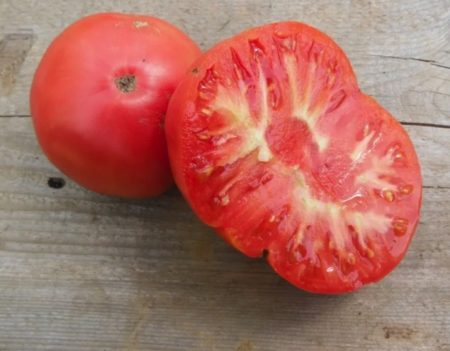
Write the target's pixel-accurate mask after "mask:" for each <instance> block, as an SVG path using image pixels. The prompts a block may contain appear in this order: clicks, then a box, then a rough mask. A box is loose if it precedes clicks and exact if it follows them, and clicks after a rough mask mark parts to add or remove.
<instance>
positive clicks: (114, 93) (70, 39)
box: [30, 13, 200, 198]
mask: <svg viewBox="0 0 450 351" xmlns="http://www.w3.org/2000/svg"><path fill="white" fill-rule="evenodd" d="M180 53H182V54H180ZM199 55H200V49H199V48H198V46H197V45H196V44H195V43H194V42H193V41H192V40H191V39H190V38H189V37H188V36H187V35H186V34H184V33H183V32H181V31H180V30H179V29H177V28H176V27H174V26H173V25H171V24H170V23H168V22H165V21H163V20H161V19H158V18H155V17H150V16H139V15H125V14H118V13H103V14H96V15H92V16H89V17H86V18H82V19H81V20H79V21H77V22H75V23H73V24H72V25H71V26H69V27H68V28H66V29H65V30H64V31H63V32H62V33H61V34H60V35H59V36H58V37H57V38H56V39H55V40H54V41H53V42H52V44H51V45H50V46H49V48H48V49H47V51H46V53H45V55H44V56H43V58H42V60H41V62H40V64H39V66H38V68H37V70H36V73H35V76H34V79H33V84H32V87H31V93H30V107H31V114H32V117H33V123H34V127H35V131H36V134H37V137H38V141H39V143H40V145H41V147H42V149H43V151H44V153H45V154H46V155H47V157H48V158H49V159H50V161H51V162H52V163H53V164H55V165H56V166H57V167H58V168H59V169H60V170H61V171H62V172H63V173H65V174H66V175H67V176H69V177H70V178H72V179H73V180H75V181H76V182H77V183H79V184H80V185H82V186H84V187H86V188H88V189H90V190H93V191H96V192H99V193H103V194H106V195H113V196H121V197H131V198H143V197H150V196H155V195H158V194H160V193H162V192H163V191H165V190H166V189H168V188H169V187H170V186H171V185H172V183H173V180H172V175H171V171H170V165H169V160H168V155H167V150H166V140H165V135H164V118H165V113H166V109H167V105H168V102H169V99H170V97H171V95H172V93H173V91H174V90H175V88H176V86H177V85H178V83H179V81H180V80H181V79H182V77H183V76H184V74H185V73H186V71H187V69H188V67H189V66H190V65H191V63H192V62H193V61H194V60H195V59H196V58H197V57H198V56H199ZM120 89H122V90H120Z"/></svg>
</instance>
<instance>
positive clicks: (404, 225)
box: [392, 218, 408, 236]
mask: <svg viewBox="0 0 450 351" xmlns="http://www.w3.org/2000/svg"><path fill="white" fill-rule="evenodd" d="M392 226H393V228H394V234H395V235H397V236H402V235H405V234H406V232H407V231H408V220H407V219H404V218H395V219H394V220H393V222H392Z"/></svg>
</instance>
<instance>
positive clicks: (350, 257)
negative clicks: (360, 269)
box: [347, 253, 356, 265]
mask: <svg viewBox="0 0 450 351" xmlns="http://www.w3.org/2000/svg"><path fill="white" fill-rule="evenodd" d="M347 262H348V263H350V264H351V265H354V264H355V263H356V258H355V255H353V254H352V253H349V254H348V256H347Z"/></svg>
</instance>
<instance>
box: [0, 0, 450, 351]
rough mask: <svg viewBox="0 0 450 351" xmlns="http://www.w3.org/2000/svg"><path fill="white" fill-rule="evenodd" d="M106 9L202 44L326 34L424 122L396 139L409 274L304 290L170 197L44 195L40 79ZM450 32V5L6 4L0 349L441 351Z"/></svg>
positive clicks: (449, 299)
mask: <svg viewBox="0 0 450 351" xmlns="http://www.w3.org/2000/svg"><path fill="white" fill-rule="evenodd" d="M112 10H115V11H127V12H135V13H152V14H154V15H156V16H161V17H163V18H166V19H168V20H170V21H171V22H173V23H175V24H177V25H178V26H180V27H181V28H183V29H185V30H186V31H187V32H188V33H189V34H191V35H192V36H193V38H194V39H195V40H197V41H198V42H199V43H200V44H201V46H202V47H203V48H208V47H210V46H211V45H213V44H214V43H215V42H216V41H217V40H220V39H222V38H225V37H228V36H230V35H232V34H234V33H236V32H238V31H240V30H243V29H245V28H247V27H250V26H254V25H258V24H262V23H266V22H271V21H276V20H285V19H295V20H300V21H305V22H307V23H310V24H312V25H315V26H317V27H319V28H321V29H323V30H324V31H326V32H327V33H329V34H330V35H332V36H333V37H334V38H335V39H336V40H337V41H338V42H339V43H340V44H341V45H342V47H343V48H344V49H345V50H346V51H347V53H348V55H349V57H350V58H351V59H352V62H353V64H354V67H355V70H356V71H357V73H358V77H359V81H360V83H361V86H362V87H363V89H364V90H365V91H367V93H368V94H370V95H372V96H374V97H375V98H377V99H378V100H379V101H380V102H381V103H382V104H383V105H384V106H385V107H387V108H388V109H389V110H391V112H392V113H393V114H394V115H395V116H397V117H398V118H399V119H400V120H402V121H406V122H410V123H412V124H426V125H431V126H423V125H422V126H420V125H407V126H406V129H407V130H408V132H409V133H410V135H411V138H412V140H413V142H414V144H415V146H416V149H417V152H418V154H419V157H420V159H421V164H422V170H423V175H424V186H425V188H424V204H423V215H422V218H421V224H420V226H419V229H418V233H417V235H416V237H415V239H414V241H413V243H412V245H411V248H410V250H409V252H408V254H407V256H406V258H405V260H404V261H403V262H402V264H401V265H400V266H399V267H398V268H397V269H396V270H395V271H394V272H393V273H392V274H391V275H390V276H389V277H388V278H386V279H385V280H383V281H382V282H381V283H379V284H377V285H374V286H370V287H367V288H364V289H363V290H361V291H359V292H357V293H355V294H351V295H347V296H340V297H336V296H315V295H310V294H306V293H303V292H301V291H299V290H297V289H295V288H293V287H292V286H290V285H288V284H287V283H286V282H284V281H282V280H281V279H280V278H278V277H277V276H276V274H274V273H273V272H272V271H271V270H270V269H269V267H268V266H267V265H266V264H265V263H264V262H262V261H258V260H250V259H248V258H245V257H244V256H242V255H240V254H239V253H237V252H235V251H234V250H233V249H231V248H230V247H228V246H227V245H226V244H225V243H224V242H223V241H222V240H220V239H219V238H218V237H216V236H215V234H214V233H213V232H212V231H211V230H210V229H208V228H206V227H205V226H204V225H202V224H201V223H200V222H199V221H198V220H197V219H196V218H195V216H194V214H193V213H192V212H191V211H190V210H189V208H188V207H187V205H186V203H185V202H184V201H183V199H182V198H181V196H180V195H179V193H178V192H177V191H176V190H173V191H171V192H169V193H167V194H166V195H164V196H162V197H160V198H158V199H154V200H148V201H123V200H120V199H113V198H107V197H104V196H100V195H96V194H93V193H91V192H89V191H86V190H84V189H81V188H80V187H78V186H77V185H75V184H74V183H73V182H71V181H70V180H67V179H66V180H67V182H66V185H65V186H64V187H63V188H62V189H58V190H56V189H51V188H49V187H48V186H47V180H48V177H51V176H56V177H64V176H62V175H61V174H60V173H59V172H58V171H57V170H56V169H55V168H54V167H53V166H52V165H50V164H49V163H48V161H47V160H46V159H45V156H43V155H42V153H41V151H40V150H39V147H38V145H37V143H36V140H35V137H34V134H33V130H32V126H31V120H30V118H27V116H28V115H29V110H28V102H27V101H28V90H29V85H30V82H31V77H32V74H33V71H34V69H35V67H36V65H37V63H38V61H39V58H40V57H41V55H42V53H43V51H44V50H45V48H46V46H47V45H48V44H49V42H50V40H51V38H53V37H54V36H55V35H56V34H57V33H58V32H60V31H61V30H62V28H64V27H65V26H66V25H67V24H69V23H70V22H72V21H74V20H75V19H77V18H79V17H80V16H82V15H86V14H88V13H92V12H96V11H112ZM449 22H450V3H449V1H448V0H431V1H425V0H410V1H407V0H401V1H395V2H391V1H388V0H382V1H376V2H374V1H351V0H343V1H326V0H318V1H307V0H299V1H289V0H279V1H269V0H261V1H257V0H251V1H241V0H228V1H219V0H209V1H208V0H196V1H193V0H189V1H183V2H180V1H176V0H167V1H160V0H148V1H145V2H143V1H140V2H137V1H136V2H135V1H131V0H127V1H120V0H100V1H90V0H80V1H76V2H67V1H48V0H45V1H32V0H23V1H13V0H4V1H1V2H0V350H2V351H3V350H7V351H22V350H55V351H56V350H58V351H69V350H77V351H79V350H128V351H136V350H195V351H202V350H237V351H256V350H258V351H259V350H283V351H285V350H286V351H289V350H308V351H309V350H311V351H328V350H333V351H341V350H342V351H344V350H345V351H347V350H350V351H351V350H355V351H356V350H374V351H375V350H376V351H383V350H389V351H404V350H430V351H431V350H432V351H448V350H450V281H449V280H448V279H447V277H448V276H450V244H449V240H448V236H449V234H450V216H449V213H450V154H449V152H448V151H449V150H450V138H449V133H450V130H449V129H448V128H447V129H446V128H433V127H432V125H440V126H450V69H449V66H450V41H449V39H450V37H449V32H448V24H449ZM1 116H12V117H11V118H8V117H6V118H2V117H1ZM17 116H25V118H20V117H17ZM64 178H65V177H64Z"/></svg>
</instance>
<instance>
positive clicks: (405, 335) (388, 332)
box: [383, 326, 417, 340]
mask: <svg viewBox="0 0 450 351" xmlns="http://www.w3.org/2000/svg"><path fill="white" fill-rule="evenodd" d="M383 331H384V338H385V339H390V338H395V339H401V340H411V339H412V338H413V337H414V335H415V334H417V331H416V330H414V329H412V328H409V327H402V326H391V327H383Z"/></svg>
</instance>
